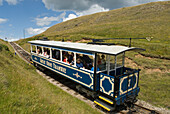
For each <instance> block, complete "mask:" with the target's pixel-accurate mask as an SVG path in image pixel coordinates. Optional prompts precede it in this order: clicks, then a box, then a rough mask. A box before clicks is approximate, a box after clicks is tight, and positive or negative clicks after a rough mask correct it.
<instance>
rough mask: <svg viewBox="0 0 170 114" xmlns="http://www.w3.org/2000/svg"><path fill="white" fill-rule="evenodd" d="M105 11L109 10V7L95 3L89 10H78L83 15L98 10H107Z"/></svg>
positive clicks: (78, 13)
mask: <svg viewBox="0 0 170 114" xmlns="http://www.w3.org/2000/svg"><path fill="white" fill-rule="evenodd" d="M105 11H109V9H105V8H104V7H101V6H99V5H98V4H94V5H92V6H91V7H90V8H89V9H88V10H85V11H81V12H76V14H77V15H79V16H82V15H89V14H93V13H97V12H105Z"/></svg>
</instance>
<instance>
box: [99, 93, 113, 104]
mask: <svg viewBox="0 0 170 114" xmlns="http://www.w3.org/2000/svg"><path fill="white" fill-rule="evenodd" d="M99 98H100V99H102V100H104V101H106V102H108V103H110V104H113V101H112V100H111V99H109V98H106V97H104V96H101V95H100V96H99Z"/></svg>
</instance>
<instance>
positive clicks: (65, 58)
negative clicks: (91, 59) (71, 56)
mask: <svg viewBox="0 0 170 114" xmlns="http://www.w3.org/2000/svg"><path fill="white" fill-rule="evenodd" d="M63 58H64V59H63V62H65V63H69V62H68V58H67V56H66V55H64V57H63Z"/></svg>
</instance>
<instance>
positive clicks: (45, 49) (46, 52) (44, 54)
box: [43, 47, 50, 58]
mask: <svg viewBox="0 0 170 114" xmlns="http://www.w3.org/2000/svg"><path fill="white" fill-rule="evenodd" d="M43 50H44V52H43V56H45V57H47V58H50V50H49V48H45V47H44V48H43Z"/></svg>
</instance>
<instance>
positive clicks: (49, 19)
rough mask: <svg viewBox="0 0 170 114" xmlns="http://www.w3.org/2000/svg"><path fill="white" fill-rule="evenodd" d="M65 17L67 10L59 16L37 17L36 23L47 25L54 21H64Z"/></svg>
mask: <svg viewBox="0 0 170 114" xmlns="http://www.w3.org/2000/svg"><path fill="white" fill-rule="evenodd" d="M64 17H65V12H63V13H62V14H60V15H59V16H57V17H53V16H51V17H43V18H35V21H36V24H37V25H38V26H45V25H50V24H51V23H52V22H53V21H57V22H58V21H62V20H63V19H64Z"/></svg>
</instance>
